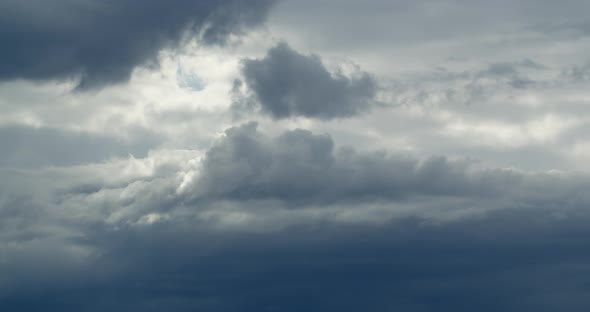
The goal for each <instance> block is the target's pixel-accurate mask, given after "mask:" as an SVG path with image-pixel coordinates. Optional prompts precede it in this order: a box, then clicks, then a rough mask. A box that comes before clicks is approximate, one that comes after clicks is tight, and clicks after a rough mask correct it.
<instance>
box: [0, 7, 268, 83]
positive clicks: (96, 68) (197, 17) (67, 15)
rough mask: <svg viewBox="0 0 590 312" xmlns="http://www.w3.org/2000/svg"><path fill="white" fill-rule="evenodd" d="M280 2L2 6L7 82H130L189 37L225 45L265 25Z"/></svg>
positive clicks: (2, 73) (0, 37)
mask: <svg viewBox="0 0 590 312" xmlns="http://www.w3.org/2000/svg"><path fill="white" fill-rule="evenodd" d="M273 2H274V1H273V0H255V1H241V0H221V1H190V0H182V1H174V2H172V3H168V2H162V1H158V0H148V1H141V3H140V2H137V1H130V0H123V1H109V0H106V1H105V0H86V1H70V0H59V1H54V2H53V3H52V4H51V6H49V7H48V6H47V3H45V2H44V1H38V0H25V1H18V0H8V1H3V2H2V3H1V4H0V19H1V20H2V22H1V23H0V41H2V47H3V48H2V51H1V52H0V80H13V79H21V78H24V79H33V80H45V79H65V78H80V79H81V80H80V84H79V87H80V88H92V87H100V86H102V85H105V84H112V83H117V82H122V81H126V80H128V79H129V77H130V75H131V72H132V70H133V69H134V68H135V67H136V66H138V65H145V64H148V63H151V64H156V62H157V55H158V52H159V51H160V50H162V49H164V48H174V47H176V46H178V45H179V44H181V43H182V42H183V40H185V39H187V38H191V37H195V36H198V37H199V38H200V39H202V42H204V43H206V44H215V43H222V42H225V41H226V40H227V38H228V36H230V35H232V34H239V33H240V32H242V31H243V30H244V29H246V28H249V27H252V26H256V25H259V24H260V23H261V22H262V21H263V20H264V19H265V16H266V15H267V13H268V11H269V8H270V7H271V5H272V4H273Z"/></svg>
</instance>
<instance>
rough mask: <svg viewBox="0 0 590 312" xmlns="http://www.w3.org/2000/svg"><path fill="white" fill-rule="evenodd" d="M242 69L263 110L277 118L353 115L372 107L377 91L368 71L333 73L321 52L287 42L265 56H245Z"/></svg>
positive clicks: (324, 117) (247, 83)
mask: <svg viewBox="0 0 590 312" xmlns="http://www.w3.org/2000/svg"><path fill="white" fill-rule="evenodd" d="M242 72H243V75H244V80H245V83H246V85H247V86H248V87H249V88H250V89H251V91H252V92H253V93H254V97H255V99H254V100H255V101H257V102H259V104H260V110H261V111H262V112H263V113H266V114H269V115H271V116H272V117H273V118H276V119H282V118H289V117H297V116H304V117H309V118H319V119H333V118H344V117H351V116H353V115H356V114H358V113H361V112H363V111H366V110H368V109H369V108H371V106H373V105H374V101H373V100H374V97H375V94H376V91H377V84H376V82H375V80H373V78H372V77H371V76H370V75H369V74H368V73H366V72H356V73H355V77H347V76H345V75H343V74H342V73H334V74H333V73H330V72H329V71H328V69H327V68H326V67H325V66H324V64H322V61H321V60H320V58H319V57H318V56H316V55H303V54H300V53H298V52H297V51H294V50H293V49H291V48H290V47H289V46H288V45H287V44H285V43H281V44H279V45H277V46H276V47H274V48H272V49H270V50H269V51H268V54H267V55H266V56H265V57H264V58H263V59H259V60H256V59H251V60H245V61H244V64H243V69H242Z"/></svg>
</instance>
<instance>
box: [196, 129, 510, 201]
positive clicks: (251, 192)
mask: <svg viewBox="0 0 590 312" xmlns="http://www.w3.org/2000/svg"><path fill="white" fill-rule="evenodd" d="M256 127H257V124H256V123H249V124H246V125H243V126H240V127H236V128H231V129H229V130H227V131H226V136H225V138H223V139H222V140H221V141H219V142H218V143H217V144H216V145H215V146H214V147H213V148H211V149H210V150H209V151H208V152H207V155H206V158H205V160H204V161H203V168H202V171H201V176H200V180H199V181H197V183H196V185H195V189H196V192H198V193H199V194H200V196H204V197H210V196H211V197H221V198H230V199H236V200H246V199H261V198H279V199H283V200H285V201H287V202H294V203H297V202H315V201H320V202H324V201H329V202H330V201H336V202H338V201H347V200H360V199H371V198H372V199H384V198H385V199H395V198H405V197H408V196H414V195H440V196H467V197H469V196H489V195H494V194H498V193H499V192H506V191H509V190H510V187H511V186H514V185H516V184H518V182H519V180H520V179H521V177H520V175H519V174H516V173H515V172H511V171H510V170H480V171H478V170H474V168H473V166H472V164H471V163H470V162H469V161H452V160H449V159H447V158H445V157H430V158H425V159H422V160H420V159H416V158H414V157H410V156H404V155H395V154H389V153H387V152H373V153H363V152H356V151H355V150H354V149H352V148H343V149H336V148H335V147H334V143H333V141H332V139H331V138H330V137H329V136H327V135H314V134H313V133H311V132H309V131H307V130H301V129H299V130H293V131H287V132H285V133H283V134H281V135H279V136H277V137H274V138H269V137H266V136H265V135H263V134H261V133H259V132H258V131H257V129H256Z"/></svg>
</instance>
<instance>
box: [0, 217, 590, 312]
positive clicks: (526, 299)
mask: <svg viewBox="0 0 590 312" xmlns="http://www.w3.org/2000/svg"><path fill="white" fill-rule="evenodd" d="M580 208H581V207H580ZM563 213H564V216H563V217H562V218H560V219H556V218H554V217H553V216H552V212H551V210H545V209H542V208H540V207H539V209H529V210H526V209H525V210H522V209H515V210H510V211H502V212H498V213H495V214H490V215H488V216H486V217H482V218H476V219H467V220H461V221H457V222H451V223H446V224H441V225H434V224H424V223H423V220H420V219H400V220H396V221H392V222H389V223H387V224H385V225H382V226H367V225H360V226H351V225H348V226H347V225H335V224H325V223H324V224H321V225H320V224H318V225H308V226H304V227H299V228H292V229H287V230H284V231H280V232H273V233H266V234H252V233H220V232H208V231H202V230H199V226H200V224H199V223H190V222H186V221H184V222H183V221H180V220H179V221H175V222H171V223H168V224H161V225H156V226H151V227H141V228H133V227H129V226H125V227H121V228H119V229H118V230H105V229H100V228H95V229H94V230H88V231H87V232H86V233H85V234H86V235H85V238H84V239H81V240H79V241H78V243H80V244H85V245H92V246H94V247H95V248H97V249H98V250H100V251H101V252H100V253H98V254H97V255H96V257H92V258H91V259H90V260H89V261H87V262H86V263H84V264H83V267H85V268H88V270H75V269H71V270H70V271H69V272H61V273H62V274H63V275H61V276H55V277H53V279H51V280H49V281H44V282H42V283H37V284H35V287H22V288H20V289H18V288H17V289H15V288H12V289H8V290H6V289H4V291H3V292H2V293H1V294H0V308H2V310H7V311H12V310H18V311H46V310H60V311H104V310H110V311H134V310H141V311H162V310H167V311H194V310H199V311H212V312H217V311H271V310H280V311H301V310H305V311H334V310H338V311H351V312H352V311H384V310H394V311H395V310H399V311H408V312H424V311H473V310H478V311H522V310H535V311H555V310H559V311H566V312H574V311H580V312H582V311H586V309H587V306H588V304H590V299H589V298H590V297H589V296H588V292H589V291H590V289H589V288H588V283H589V277H588V273H589V271H590V266H589V265H588V260H589V259H590V253H588V251H587V248H584V246H586V245H587V241H586V239H585V238H584V237H587V235H588V234H589V233H588V228H587V226H586V225H587V222H588V221H589V220H590V219H589V216H588V213H587V212H586V211H584V210H581V211H577V212H576V211H575V210H564V211H563ZM50 267H51V266H50V265H45V266H44V268H45V269H48V268H50ZM97 272H100V274H101V275H99V274H97ZM3 276H4V278H6V277H7V276H6V275H3ZM17 277H18V273H17V274H14V273H13V274H11V275H8V278H17ZM20 282H21V283H22V281H20ZM34 282H36V281H35V279H33V280H31V281H29V283H34ZM37 282H38V281H37ZM24 284H26V283H24ZM29 286H31V285H29Z"/></svg>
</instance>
